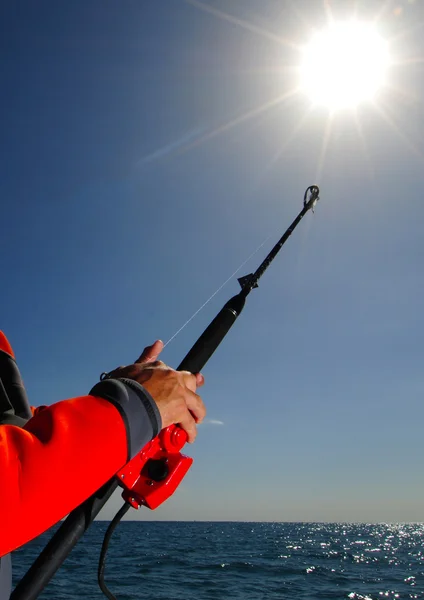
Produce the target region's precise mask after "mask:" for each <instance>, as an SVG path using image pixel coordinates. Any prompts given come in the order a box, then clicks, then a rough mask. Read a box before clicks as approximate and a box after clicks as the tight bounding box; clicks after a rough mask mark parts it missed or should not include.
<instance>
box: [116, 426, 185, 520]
mask: <svg viewBox="0 0 424 600" xmlns="http://www.w3.org/2000/svg"><path fill="white" fill-rule="evenodd" d="M186 441H187V434H186V432H185V431H184V430H183V429H181V427H178V425H170V426H169V427H167V428H166V429H162V431H161V432H160V434H159V435H157V436H156V437H155V438H153V440H152V441H151V442H149V443H148V444H146V445H145V446H144V448H143V449H142V450H141V451H140V452H139V453H138V454H137V456H135V457H134V458H133V459H132V460H130V462H129V463H127V464H126V465H125V467H123V468H122V469H121V470H120V471H118V473H117V475H116V476H117V478H118V481H119V485H120V486H121V487H123V488H124V491H123V492H122V497H123V499H124V500H125V501H126V502H128V503H129V504H130V505H131V506H132V507H134V508H139V507H140V506H147V507H148V508H150V509H152V510H154V509H155V508H157V507H158V506H160V505H161V504H162V502H165V500H167V499H168V498H169V497H170V496H172V494H173V493H174V492H175V490H176V489H177V487H178V486H179V485H180V483H181V481H182V479H183V478H184V476H185V474H186V473H187V471H188V470H189V468H190V467H191V465H192V463H193V459H192V458H190V457H188V456H184V455H183V454H181V452H180V450H181V449H182V447H183V446H184V444H185V443H186Z"/></svg>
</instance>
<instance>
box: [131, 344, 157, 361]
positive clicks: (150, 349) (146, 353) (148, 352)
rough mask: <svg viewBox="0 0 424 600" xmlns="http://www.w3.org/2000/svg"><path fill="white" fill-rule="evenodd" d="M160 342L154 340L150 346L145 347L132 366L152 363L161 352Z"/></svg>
mask: <svg viewBox="0 0 424 600" xmlns="http://www.w3.org/2000/svg"><path fill="white" fill-rule="evenodd" d="M163 346H164V343H163V342H162V340H156V342H154V343H153V344H152V345H151V346H146V348H144V350H143V352H142V353H141V354H140V356H139V357H138V358H137V360H136V361H135V363H134V364H146V363H150V362H154V361H155V360H156V359H157V357H158V356H159V354H160V353H161V352H162V350H163Z"/></svg>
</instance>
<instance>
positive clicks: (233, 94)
mask: <svg viewBox="0 0 424 600" xmlns="http://www.w3.org/2000/svg"><path fill="white" fill-rule="evenodd" d="M327 5H328V3H327ZM355 7H356V8H355ZM331 10H332V13H333V15H334V16H335V17H336V18H340V19H342V18H347V17H350V16H352V14H353V13H354V11H355V10H356V11H357V14H358V15H359V16H360V17H361V18H363V19H376V22H377V25H378V28H379V30H380V32H381V34H382V35H383V36H384V37H385V38H386V39H388V40H389V42H390V52H391V55H392V58H393V59H394V62H395V63H396V64H395V65H393V66H392V68H391V69H390V72H389V84H390V85H389V87H388V88H387V89H385V90H383V91H382V92H381V93H380V95H379V97H378V98H377V100H376V104H375V105H363V106H360V107H359V108H358V110H357V111H356V112H354V111H349V110H344V111H342V112H339V113H335V114H334V115H333V116H332V119H331V121H330V120H329V115H328V112H327V111H326V110H325V109H313V110H311V107H310V104H311V103H310V100H309V99H308V98H306V97H303V96H302V95H301V94H292V93H290V92H291V91H292V90H293V89H294V87H295V86H296V77H297V72H296V69H294V68H293V67H295V66H296V65H298V64H299V60H300V57H299V50H298V46H299V45H302V44H304V43H306V42H307V40H308V39H309V37H310V36H311V33H312V31H313V28H314V27H317V28H319V27H321V26H324V25H325V23H326V20H327V19H328V10H325V7H324V4H323V3H321V2H312V1H310V2H307V1H306V0H296V1H294V0H292V2H289V1H287V2H286V1H284V0H281V1H277V0H215V1H212V0H209V2H206V1H205V2H204V3H200V2H195V1H194V0H193V1H187V2H185V1H183V0H161V1H160V2H158V1H157V0H146V1H144V2H133V1H130V0H127V1H124V2H115V1H110V0H89V1H86V0H84V1H82V0H81V1H74V2H55V1H53V0H50V1H46V0H39V1H38V2H30V1H19V0H18V1H15V2H8V3H3V5H2V8H1V19H0V23H1V25H0V27H1V29H2V31H1V36H0V39H1V40H2V41H1V45H2V52H1V53H0V67H1V82H2V93H1V98H0V103H1V115H2V126H1V136H0V144H1V163H0V164H1V177H0V186H1V219H0V243H1V254H0V261H1V271H0V272H1V281H2V293H1V299H0V315H1V322H0V325H1V329H3V330H4V331H5V332H6V334H7V335H8V336H9V338H10V340H11V342H12V344H13V345H14V348H15V352H16V354H17V358H18V361H19V364H20V367H21V371H22V373H23V375H24V378H25V382H26V385H27V388H28V393H29V396H30V399H31V401H32V403H33V404H35V405H38V404H44V403H47V404H49V403H52V402H55V401H58V400H60V399H64V398H69V397H72V396H75V395H80V394H85V393H87V392H88V390H89V389H90V388H91V386H92V385H93V384H94V383H95V382H96V381H97V380H98V376H99V374H100V373H101V372H102V371H104V370H110V369H112V368H114V367H115V366H117V365H120V364H126V363H128V362H131V361H132V360H134V359H135V358H136V357H137V356H138V354H139V353H140V351H141V350H142V349H143V347H144V346H145V345H147V344H149V343H151V342H152V341H154V340H155V339H157V338H161V339H163V340H164V341H166V340H168V339H169V338H170V337H171V336H172V335H173V334H174V333H175V331H177V330H178V329H179V328H180V326H181V325H182V324H183V323H184V322H185V321H186V320H187V319H188V318H189V317H190V316H191V315H192V314H193V313H194V312H195V311H196V310H197V309H198V307H199V306H200V305H201V304H202V303H203V302H205V300H207V298H209V297H210V296H211V295H212V294H213V292H214V291H215V290H216V289H217V288H218V287H219V286H220V285H221V284H222V283H223V282H224V281H225V280H226V279H227V277H229V275H230V274H231V273H232V272H233V271H235V269H237V267H238V266H239V265H240V264H241V263H242V262H243V261H244V260H245V259H246V258H247V257H248V256H249V255H250V254H251V253H252V252H253V251H254V250H255V249H256V248H257V247H258V246H259V245H260V244H261V243H262V242H263V241H264V240H265V239H267V238H268V236H270V235H271V238H269V240H268V241H267V242H266V244H265V245H264V246H263V247H262V248H261V250H260V251H259V252H258V253H257V254H256V255H255V257H254V258H252V259H251V260H250V261H249V262H248V263H247V265H245V267H244V268H243V269H242V270H241V271H240V273H239V274H238V275H239V276H240V275H244V274H246V273H248V272H250V271H252V270H253V269H255V268H256V266H257V265H258V264H259V262H260V261H261V260H262V259H263V258H264V256H265V254H266V252H268V251H269V250H270V248H271V247H272V245H273V243H275V241H276V240H277V239H278V238H279V236H280V235H281V234H282V232H283V231H284V230H285V228H286V227H287V226H288V224H289V223H290V222H291V220H292V219H293V218H294V217H295V216H296V215H297V213H298V212H299V210H300V208H301V205H302V200H303V194H304V191H305V189H306V187H307V186H309V185H311V184H313V183H317V184H318V185H319V186H320V188H321V201H320V203H319V205H318V206H317V209H316V213H315V214H314V215H312V214H308V215H307V217H306V218H305V220H304V221H303V222H302V223H301V225H300V226H299V228H298V230H297V231H296V232H295V234H294V235H293V237H292V238H291V239H290V240H289V242H288V243H287V245H286V246H285V248H284V251H283V252H282V254H281V255H280V256H279V257H278V260H276V261H275V262H274V264H273V265H272V267H271V268H270V270H269V271H268V272H267V274H266V276H264V278H263V279H262V280H261V284H260V287H259V289H258V290H255V291H254V293H252V294H251V295H250V297H249V299H248V303H247V306H246V308H245V310H244V313H243V315H242V316H241V317H240V319H239V320H238V322H237V323H236V325H235V326H234V328H233V330H232V331H231V333H230V334H229V336H228V338H227V339H226V340H225V342H224V343H223V344H222V346H221V347H220V348H219V350H218V352H217V353H216V355H215V356H214V357H213V359H211V361H210V363H209V364H208V365H207V366H206V368H205V370H204V375H205V378H206V385H205V387H204V388H203V392H202V395H203V398H204V400H205V402H206V403H207V407H208V417H209V419H211V420H213V421H218V422H219V423H222V424H217V423H212V422H209V423H206V424H204V425H202V426H201V428H200V431H199V436H198V440H197V441H196V443H195V444H194V445H193V446H189V447H188V449H187V453H189V454H190V455H192V456H193V457H194V459H195V462H194V466H193V467H192V469H191V471H190V473H189V474H188V476H187V477H186V479H185V481H184V483H183V484H182V485H181V486H180V488H179V489H178V491H177V493H176V494H175V496H174V497H173V498H172V499H170V500H169V501H168V502H167V503H166V505H164V506H163V507H161V508H160V509H159V510H157V511H156V512H155V513H150V512H149V511H148V510H147V509H142V510H140V511H139V512H138V513H136V512H132V513H131V518H142V519H148V518H149V519H189V520H191V519H198V520H278V521H288V520H297V521H307V520H312V521H318V520H326V521H338V520H343V521H421V520H423V519H424V468H423V456H424V353H423V336H424V317H423V305H424V303H423V291H424V285H423V264H424V236H423V225H424V218H423V171H424V143H423V139H424V138H423V133H424V131H423V130H424V127H423V123H424V110H423V100H422V99H423V97H424V62H423V61H424V47H423V42H422V40H423V26H424V2H422V1H421V0H416V1H415V2H412V1H409V2H407V1H404V0H400V1H398V2H390V1H389V2H376V1H370V0H367V1H366V2H365V0H362V1H359V2H349V1H347V0H346V1H343V2H342V1H339V2H337V1H335V2H331ZM237 289H238V284H237V281H236V279H235V278H234V279H233V280H232V281H230V282H229V283H228V284H227V285H226V286H225V287H224V288H223V289H222V290H221V291H220V292H219V294H217V295H216V296H215V297H214V298H213V300H212V301H211V302H210V303H209V304H208V305H207V306H206V307H205V308H204V309H203V310H202V311H201V313H200V314H199V315H198V316H197V317H196V318H195V319H193V320H192V321H191V322H190V324H189V325H188V326H187V327H186V328H185V329H184V330H183V331H182V332H181V333H180V334H179V335H178V336H177V337H176V338H175V339H174V340H173V341H172V343H171V344H170V345H169V346H168V347H167V348H166V349H165V351H164V354H163V359H164V360H165V361H166V362H168V363H169V364H170V365H172V366H176V365H177V364H178V363H179V361H180V360H181V358H182V357H183V356H184V354H185V353H186V352H187V351H188V349H189V348H190V346H191V345H192V343H193V342H194V341H195V340H196V338H197V337H198V335H199V334H200V333H201V332H202V331H203V329H204V327H205V326H206V325H207V324H208V323H209V321H210V320H211V319H212V318H213V317H214V316H215V314H216V313H217V311H218V310H219V309H220V308H221V306H222V305H223V304H224V302H225V301H226V300H227V299H228V298H229V297H230V296H231V295H233V294H234V293H235V292H237ZM64 468H65V469H66V465H64ZM82 468H83V466H82ZM119 504H120V501H119V498H115V499H114V500H113V501H112V502H110V503H109V504H108V506H107V508H106V509H105V510H104V511H103V513H102V516H104V517H106V518H109V517H111V516H112V514H114V512H115V510H116V508H117V507H118V506H119Z"/></svg>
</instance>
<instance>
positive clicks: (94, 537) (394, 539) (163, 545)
mask: <svg viewBox="0 0 424 600" xmlns="http://www.w3.org/2000/svg"><path fill="white" fill-rule="evenodd" d="M107 526H108V523H105V522H101V521H97V522H95V523H93V525H92V526H91V528H90V529H89V530H88V531H87V532H86V534H85V536H84V537H83V538H82V540H80V542H79V543H78V545H77V546H76V547H75V548H74V550H73V551H72V553H71V554H70V555H69V557H68V558H67V559H66V561H65V563H64V564H63V565H62V567H61V569H60V570H59V571H58V572H57V573H56V575H55V577H54V578H53V579H52V581H51V582H50V583H49V585H48V586H47V587H46V588H45V590H44V591H43V593H42V594H41V595H40V598H42V599H45V600H71V599H76V598H84V599H87V600H88V599H93V600H96V599H100V598H105V596H103V594H102V593H101V592H100V590H99V588H98V584H97V564H98V558H99V554H100V549H101V544H102V541H103V536H104V534H105V531H106V528H107ZM51 531H52V530H51ZM51 531H50V534H49V535H47V534H45V535H44V536H41V537H40V538H38V539H37V540H35V541H34V542H32V543H30V544H28V545H27V546H26V547H25V548H23V549H21V550H19V551H18V552H16V553H14V556H13V562H14V576H15V582H16V581H17V580H18V579H19V577H20V576H22V575H23V574H24V572H25V570H26V569H27V568H28V567H29V566H30V564H31V563H32V561H33V559H34V558H35V557H36V556H37V555H38V553H39V552H40V550H41V549H42V547H43V546H44V544H45V542H46V541H47V540H48V539H49V537H50V535H51ZM423 542H424V524H407V525H402V524H398V525H386V524H378V525H371V524H368V525H358V524H337V523H333V524H328V523H228V522H225V523H216V522H210V523H209V522H189V523H185V522H140V521H136V522H134V521H133V522H130V521H124V522H122V523H121V524H120V525H118V527H117V529H116V530H115V532H114V534H113V536H112V539H111V542H110V547H109V551H108V555H107V559H106V570H105V581H106V583H107V585H108V587H109V588H110V590H111V591H112V592H113V593H114V594H115V595H116V597H117V599H118V600H136V599H137V600H138V599H144V600H214V599H227V598H228V599H230V598H231V599H234V600H265V599H266V600H277V599H278V600H280V599H281V600H282V599H284V600H342V599H347V600H349V599H350V600H386V599H388V600H393V599H397V598H399V599H402V600H403V599H407V598H408V599H410V598H412V599H424V545H423Z"/></svg>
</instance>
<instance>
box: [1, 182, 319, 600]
mask: <svg viewBox="0 0 424 600" xmlns="http://www.w3.org/2000/svg"><path fill="white" fill-rule="evenodd" d="M308 193H309V194H310V196H309V198H308ZM318 199H319V189H318V187H317V186H315V185H313V186H310V187H308V189H307V190H306V192H305V197H304V201H303V209H302V210H301V211H300V213H299V214H298V216H297V217H296V219H295V220H294V221H293V223H292V224H291V225H290V226H289V227H288V229H287V230H286V231H285V233H284V234H283V236H282V237H281V238H280V240H279V241H278V242H277V244H276V245H275V246H274V248H273V249H272V250H271V252H270V253H269V254H268V256H267V257H266V258H265V260H264V261H263V262H262V263H261V264H260V266H259V267H258V269H257V270H256V271H255V273H253V274H252V275H248V276H246V277H242V278H241V279H239V281H240V284H241V286H242V289H241V291H240V292H239V293H238V294H237V295H236V296H233V297H232V298H231V299H230V300H229V301H228V302H227V303H226V304H225V305H224V306H223V308H222V309H221V310H220V311H219V313H218V314H217V315H216V317H215V318H214V319H213V321H212V322H211V323H210V324H209V325H208V327H207V328H206V329H205V331H204V332H203V333H202V335H201V336H200V337H199V339H198V340H197V341H196V342H195V343H194V345H193V346H192V348H191V349H190V350H189V352H188V353H187V354H186V356H185V357H184V358H183V360H182V362H181V363H180V365H179V366H178V368H177V370H178V371H190V372H191V373H198V372H199V371H201V370H202V369H203V367H204V366H205V364H206V363H207V361H208V360H209V359H210V357H211V356H212V354H213V353H214V352H215V350H216V349H217V348H218V346H219V345H220V343H221V342H222V340H223V339H224V337H225V336H226V335H227V333H228V332H229V330H230V329H231V327H232V326H233V324H234V323H235V321H236V319H237V317H238V316H239V314H240V313H241V311H242V310H243V307H244V304H245V301H246V297H247V296H248V295H249V294H250V292H251V291H252V289H253V288H255V287H257V283H258V280H259V279H260V277H262V275H263V274H264V272H265V271H266V269H267V268H268V267H269V265H270V264H271V262H272V261H273V260H274V258H275V257H276V256H277V254H278V252H279V251H280V250H281V248H282V246H283V244H284V243H285V242H286V241H287V239H288V238H289V237H290V235H291V234H292V233H293V231H294V229H295V228H296V227H297V225H298V224H299V223H300V221H301V220H302V218H303V217H304V215H305V214H306V213H307V212H308V210H310V209H313V208H314V206H315V204H316V202H317V201H318ZM117 487H118V482H117V480H116V479H115V478H113V479H111V480H110V481H109V482H107V483H106V484H105V485H104V486H103V487H102V488H101V489H100V490H98V491H97V492H96V493H95V494H94V495H93V496H91V497H90V498H89V499H88V500H86V501H85V502H84V503H83V504H81V505H80V506H79V507H78V508H76V509H75V510H73V511H72V512H71V514H70V515H69V516H68V518H67V519H66V521H65V522H64V523H63V525H61V526H60V528H59V529H58V530H57V531H56V533H55V534H54V535H53V537H52V539H51V540H50V541H49V542H48V544H47V546H46V547H45V548H44V550H43V551H42V552H41V554H40V555H39V556H38V558H37V559H36V560H35V561H34V563H33V565H32V566H31V567H30V569H29V570H28V571H27V573H26V574H25V575H24V577H23V578H22V579H21V581H20V582H19V583H18V585H17V586H16V588H15V590H14V591H13V592H12V595H11V597H10V600H35V598H37V596H38V595H39V594H40V593H41V591H42V590H43V589H44V588H45V586H46V585H47V583H48V582H49V581H50V579H51V578H52V577H53V575H54V574H55V573H56V571H57V570H58V569H59V567H60V566H61V565H62V563H63V562H64V560H65V559H66V557H67V556H68V554H69V553H70V552H71V550H72V548H73V547H74V546H75V544H76V543H77V541H78V540H79V539H80V538H81V537H82V536H83V534H84V533H85V531H86V530H87V529H88V527H89V526H90V525H91V523H92V522H93V521H94V519H95V517H96V516H97V515H98V513H99V512H100V510H101V509H102V507H103V506H104V505H105V504H106V502H107V501H108V500H109V498H110V496H111V495H112V493H113V492H114V491H115V489H116V488H117Z"/></svg>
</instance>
